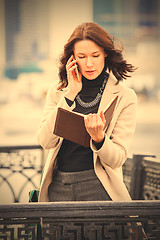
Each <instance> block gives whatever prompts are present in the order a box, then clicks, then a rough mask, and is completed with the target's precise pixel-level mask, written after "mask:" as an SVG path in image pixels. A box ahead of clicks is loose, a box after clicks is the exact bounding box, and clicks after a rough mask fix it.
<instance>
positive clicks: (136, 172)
mask: <svg viewBox="0 0 160 240" xmlns="http://www.w3.org/2000/svg"><path fill="white" fill-rule="evenodd" d="M148 156H150V157H155V156H154V155H141V154H137V155H133V167H132V177H131V196H132V199H133V200H143V196H142V193H141V191H142V188H143V175H144V167H143V165H142V160H143V159H144V157H148Z"/></svg>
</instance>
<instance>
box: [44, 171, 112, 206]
mask: <svg viewBox="0 0 160 240" xmlns="http://www.w3.org/2000/svg"><path fill="white" fill-rule="evenodd" d="M48 195H49V201H50V202H57V201H58V202H59V201H60V202H61V201H111V198H110V196H109V195H108V193H107V191H106V190H105V188H104V187H103V185H102V183H101V182H100V180H99V179H98V178H97V176H96V174H95V172H94V170H87V171H81V172H61V171H59V170H57V169H56V170H54V172H53V178H52V182H51V184H50V185H49V188H48Z"/></svg>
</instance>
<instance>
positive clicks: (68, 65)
mask: <svg viewBox="0 0 160 240" xmlns="http://www.w3.org/2000/svg"><path fill="white" fill-rule="evenodd" d="M76 62H77V60H75V59H74V57H73V55H71V57H70V58H69V59H68V61H67V64H66V67H70V66H72V65H73V64H75V63H76Z"/></svg>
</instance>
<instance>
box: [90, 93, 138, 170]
mask: <svg viewBox="0 0 160 240" xmlns="http://www.w3.org/2000/svg"><path fill="white" fill-rule="evenodd" d="M120 109H121V110H120ZM136 109H137V96H136V94H135V92H134V91H133V90H131V89H129V90H128V93H127V94H126V95H125V96H124V97H122V98H121V100H120V102H119V106H117V112H118V115H117V116H116V119H114V121H112V122H111V124H110V126H109V128H108V130H107V133H106V134H105V141H104V143H103V145H102V147H101V148H100V149H99V150H97V149H96V148H95V146H94V145H93V143H91V148H92V150H93V151H94V153H96V154H97V155H98V156H99V159H100V162H101V164H102V165H103V166H104V167H105V165H108V166H110V167H111V168H112V169H115V168H118V167H121V166H122V165H123V163H124V162H125V160H126V159H127V154H128V149H129V146H130V144H131V141H132V138H133V135H134V132H135V126H136ZM110 129H112V131H111V133H110V134H109V135H108V132H109V131H110Z"/></svg>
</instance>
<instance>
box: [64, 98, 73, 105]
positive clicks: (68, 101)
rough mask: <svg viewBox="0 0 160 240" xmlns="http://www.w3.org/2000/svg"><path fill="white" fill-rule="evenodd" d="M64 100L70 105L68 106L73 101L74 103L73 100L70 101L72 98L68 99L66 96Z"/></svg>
mask: <svg viewBox="0 0 160 240" xmlns="http://www.w3.org/2000/svg"><path fill="white" fill-rule="evenodd" d="M65 100H66V102H67V104H68V106H70V107H71V106H72V105H73V103H74V101H72V100H70V99H68V98H66V97H65Z"/></svg>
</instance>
